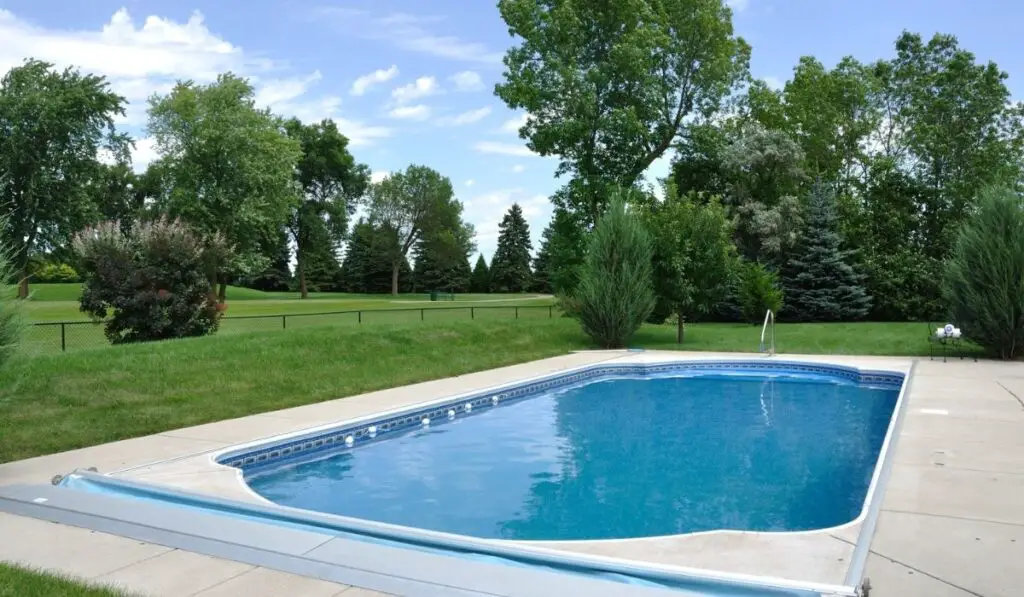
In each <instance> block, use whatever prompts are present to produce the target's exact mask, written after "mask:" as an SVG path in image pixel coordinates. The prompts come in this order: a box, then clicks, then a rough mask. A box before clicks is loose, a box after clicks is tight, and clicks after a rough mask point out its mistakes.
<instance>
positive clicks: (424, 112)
mask: <svg viewBox="0 0 1024 597" xmlns="http://www.w3.org/2000/svg"><path fill="white" fill-rule="evenodd" d="M388 116H390V117H391V118H395V119H398V120H426V119H428V118H430V107H429V106H424V105H423V104H417V105H415V106H399V107H397V108H394V109H392V110H391V111H390V112H388Z"/></svg>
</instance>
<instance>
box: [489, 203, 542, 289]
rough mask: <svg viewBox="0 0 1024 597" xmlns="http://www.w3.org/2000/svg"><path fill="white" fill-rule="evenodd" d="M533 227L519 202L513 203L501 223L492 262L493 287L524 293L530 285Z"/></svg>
mask: <svg viewBox="0 0 1024 597" xmlns="http://www.w3.org/2000/svg"><path fill="white" fill-rule="evenodd" d="M531 249H533V244H532V243H531V242H530V226H529V224H527V223H526V219H525V218H524V217H523V210H522V208H521V207H519V204H518V203H513V204H512V207H510V208H509V210H508V212H506V213H505V217H503V218H502V219H501V224H500V225H499V226H498V249H497V251H495V253H494V259H493V260H492V261H491V288H492V290H495V291H497V292H524V291H526V290H528V289H529V288H530V278H531V277H532V274H533V272H531V271H530V250H531Z"/></svg>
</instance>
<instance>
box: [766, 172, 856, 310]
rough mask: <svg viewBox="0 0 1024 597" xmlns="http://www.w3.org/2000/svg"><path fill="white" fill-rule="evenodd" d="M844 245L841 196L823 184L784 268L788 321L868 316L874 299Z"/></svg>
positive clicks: (810, 200)
mask: <svg viewBox="0 0 1024 597" xmlns="http://www.w3.org/2000/svg"><path fill="white" fill-rule="evenodd" d="M841 244H842V243H841V239H840V237H839V231H838V221H837V213H836V198H835V191H834V190H833V189H832V188H831V187H830V186H829V185H827V184H825V183H822V182H820V181H819V182H817V183H815V184H814V186H813V187H812V188H811V193H810V196H809V197H808V199H807V209H806V215H805V224H804V229H803V232H802V234H801V235H800V239H799V241H798V242H797V245H796V247H795V248H794V250H793V255H792V257H791V258H790V259H789V260H788V261H787V262H786V264H785V266H784V267H783V268H782V284H783V288H784V290H785V294H786V303H785V305H784V307H783V309H784V312H785V314H786V317H787V319H790V320H793V321H851V320H855V319H860V318H862V317H864V316H865V315H867V313H868V310H869V309H870V308H871V297H870V296H868V294H867V292H865V290H864V287H863V286H862V285H861V282H862V280H863V276H861V275H860V274H858V273H857V272H856V271H854V269H853V267H852V266H851V265H850V263H851V261H852V259H851V258H852V255H851V253H850V251H844V250H843V249H842V248H841Z"/></svg>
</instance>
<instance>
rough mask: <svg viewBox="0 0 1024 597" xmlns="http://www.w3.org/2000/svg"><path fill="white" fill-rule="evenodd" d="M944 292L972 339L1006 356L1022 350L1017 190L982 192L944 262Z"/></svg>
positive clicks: (1023, 216) (1022, 237)
mask: <svg viewBox="0 0 1024 597" xmlns="http://www.w3.org/2000/svg"><path fill="white" fill-rule="evenodd" d="M943 294H944V296H945V299H946V301H947V304H948V305H949V309H950V316H951V317H952V321H953V323H954V324H956V325H957V326H959V327H960V329H961V330H963V334H964V337H966V338H967V339H968V340H971V341H973V342H975V343H977V344H978V345H980V346H982V347H983V348H985V349H986V350H988V351H989V352H990V353H991V354H993V355H998V356H999V357H1000V358H1003V359H1012V358H1014V357H1017V356H1018V355H1020V354H1021V353H1022V352H1024V206H1022V203H1021V197H1020V196H1019V195H1017V194H1016V193H1015V192H1013V191H1012V190H1010V189H1006V188H992V189H989V190H987V191H985V192H983V193H982V195H981V197H980V198H979V201H978V205H977V211H976V212H975V213H974V214H973V215H972V216H971V217H970V218H969V219H968V220H967V221H966V222H965V223H964V225H963V227H962V228H961V229H960V232H959V234H958V236H957V239H956V243H955V244H954V246H953V253H952V255H951V256H950V259H949V261H948V263H947V264H946V272H945V276H944V284H943Z"/></svg>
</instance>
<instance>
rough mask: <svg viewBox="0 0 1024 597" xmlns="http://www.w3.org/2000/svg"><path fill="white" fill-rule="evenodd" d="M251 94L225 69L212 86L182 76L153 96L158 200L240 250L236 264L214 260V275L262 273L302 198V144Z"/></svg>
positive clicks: (170, 211) (152, 130) (246, 85)
mask: <svg viewBox="0 0 1024 597" xmlns="http://www.w3.org/2000/svg"><path fill="white" fill-rule="evenodd" d="M254 98H255V92H254V90H253V87H252V85H251V84H249V82H248V81H247V80H245V79H242V78H239V77H237V76H235V75H232V74H230V73H228V74H222V75H219V76H218V77H217V81H216V82H214V83H211V84H209V85H198V84H196V83H193V82H191V81H186V82H181V83H178V84H177V85H176V86H175V87H174V89H173V90H172V91H171V92H170V93H169V94H167V95H165V96H154V97H153V98H152V99H150V108H149V124H148V130H149V133H150V134H151V135H152V136H153V138H154V140H155V141H156V150H157V153H158V154H159V156H160V160H159V162H158V163H157V164H156V167H157V168H158V170H159V172H160V174H161V180H162V182H161V185H160V188H161V189H162V192H161V193H160V195H159V196H158V197H157V205H158V206H159V208H160V209H161V210H162V211H163V212H164V213H166V214H168V215H169V216H170V217H173V218H180V219H181V220H182V221H184V222H186V223H188V224H189V225H190V226H191V227H192V228H193V230H195V232H196V233H197V234H199V235H201V236H203V237H213V236H215V235H220V236H222V237H223V238H224V239H225V240H226V241H227V242H228V243H229V244H230V245H231V246H233V247H234V249H235V252H234V255H235V257H234V259H233V260H232V262H231V263H212V264H211V269H212V270H213V271H211V272H209V275H210V279H211V281H213V280H214V279H215V274H216V273H217V271H218V270H220V271H221V272H223V271H229V272H232V273H235V274H243V275H245V274H254V273H256V272H260V271H263V270H264V269H265V268H266V267H267V265H268V262H269V259H268V255H270V254H272V253H273V251H274V248H275V245H276V244H277V240H278V235H279V234H280V230H281V229H282V228H283V227H284V225H285V223H286V222H287V221H288V218H289V215H290V214H291V213H292V209H293V208H294V206H295V205H296V202H297V201H298V199H299V198H298V196H297V192H296V188H295V186H296V185H295V181H294V176H295V172H296V167H297V164H298V162H299V159H300V158H301V157H302V147H301V143H300V141H298V140H295V139H292V138H289V137H288V136H287V135H285V133H284V132H283V130H282V129H283V127H282V123H281V121H280V119H279V118H277V117H276V116H274V115H273V114H271V113H270V112H268V111H266V110H260V109H257V108H256V107H255V105H254Z"/></svg>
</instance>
